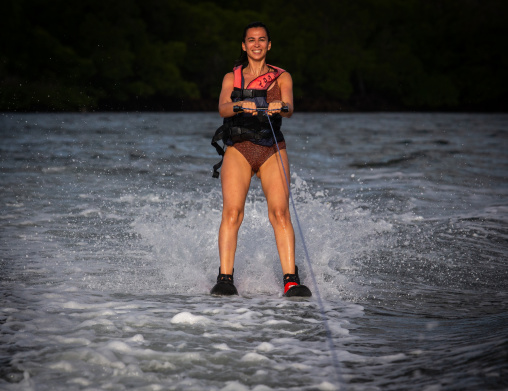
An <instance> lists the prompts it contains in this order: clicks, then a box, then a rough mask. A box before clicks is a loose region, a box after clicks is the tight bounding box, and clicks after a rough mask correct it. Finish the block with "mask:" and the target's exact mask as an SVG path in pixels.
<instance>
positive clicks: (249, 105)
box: [237, 100, 258, 115]
mask: <svg viewBox="0 0 508 391" xmlns="http://www.w3.org/2000/svg"><path fill="white" fill-rule="evenodd" d="M238 103H240V105H239V106H242V109H243V110H244V111H245V112H246V113H250V114H252V115H258V112H257V110H256V109H257V107H256V104H255V103H254V102H250V101H248V100H242V101H240V102H237V104H238Z"/></svg>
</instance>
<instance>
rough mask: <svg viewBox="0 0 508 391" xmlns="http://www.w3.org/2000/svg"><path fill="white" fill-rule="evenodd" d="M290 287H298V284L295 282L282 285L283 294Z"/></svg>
mask: <svg viewBox="0 0 508 391" xmlns="http://www.w3.org/2000/svg"><path fill="white" fill-rule="evenodd" d="M292 286H298V284H297V283H296V282H288V283H287V284H286V285H284V294H286V293H287V291H288V290H289V289H290V288H291V287H292Z"/></svg>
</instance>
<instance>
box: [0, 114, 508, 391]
mask: <svg viewBox="0 0 508 391" xmlns="http://www.w3.org/2000/svg"><path fill="white" fill-rule="evenodd" d="M219 124H220V119H219V117H218V115H217V114H215V113H200V114H153V113H152V114H145V113H142V114H120V113H119V114H116V113H107V114H2V115H1V116H0V130H1V135H2V138H1V145H0V156H1V158H0V167H1V183H0V189H1V190H0V191H1V193H0V194H1V207H2V213H1V223H0V238H1V242H0V268H1V289H0V295H1V296H0V297H1V315H0V330H1V332H0V389H2V390H99V389H103V390H126V389H137V390H241V391H243V390H255V391H266V390H339V389H340V390H407V389H411V390H426V391H435V390H503V389H504V390H506V389H508V359H507V358H508V327H507V325H508V266H507V262H506V258H507V254H508V225H507V222H508V198H507V195H508V181H507V179H508V154H507V151H508V116H507V115H494V114H491V115H480V114H460V115H458V114H397V113H394V114H295V115H294V116H293V118H291V119H290V120H286V121H285V123H284V130H285V134H286V139H287V143H288V151H289V154H290V160H291V170H292V190H293V193H294V198H295V200H296V202H297V208H298V215H299V219H300V221H301V223H302V227H303V231H304V235H305V238H306V243H307V247H308V249H309V253H310V258H311V260H312V265H313V266H312V267H313V271H314V273H315V275H316V279H317V281H318V285H319V290H320V292H321V295H322V297H323V303H324V307H325V312H326V317H327V319H328V324H329V327H330V330H331V335H332V339H333V345H334V347H335V353H336V355H337V358H338V362H339V365H338V368H337V367H335V366H334V365H333V362H332V359H331V353H330V349H329V345H328V341H327V335H326V332H325V328H324V325H323V321H322V317H321V314H320V310H319V306H318V303H317V301H316V299H315V297H314V298H311V299H310V300H307V299H305V300H289V299H284V298H283V297H282V296H281V294H282V282H281V277H282V275H281V269H280V264H279V261H278V258H277V253H276V248H275V243H274V239H273V234H272V231H271V228H270V226H269V222H268V218H267V213H266V204H265V202H264V197H263V194H262V191H261V189H260V184H259V181H258V180H257V179H254V180H253V183H252V187H251V191H250V193H249V196H248V200H247V205H246V216H245V221H244V224H243V226H242V228H241V231H240V238H239V248H238V253H237V262H236V264H235V281H236V285H237V288H238V291H239V292H240V296H239V297H234V298H215V297H211V296H209V295H208V292H209V290H210V288H211V287H212V286H213V284H214V280H215V277H216V275H217V271H218V266H219V261H218V250H217V243H216V242H217V238H216V237H217V230H218V226H219V222H220V215H221V194H220V184H219V181H217V180H215V179H212V178H211V173H212V171H211V167H212V165H213V164H215V163H216V162H217V161H218V160H219V159H218V155H216V153H215V150H214V149H213V148H212V147H211V146H210V138H211V135H212V134H213V132H214V130H215V129H216V128H217V127H218V125H219ZM297 254H298V264H299V267H300V270H301V273H300V274H301V277H303V280H304V281H305V282H306V283H307V284H308V285H309V286H310V288H311V289H313V290H315V289H316V287H315V286H314V285H313V284H312V279H311V275H310V273H311V271H310V270H309V268H308V266H307V264H306V262H305V261H304V254H303V249H302V244H301V242H300V241H299V237H298V234H297Z"/></svg>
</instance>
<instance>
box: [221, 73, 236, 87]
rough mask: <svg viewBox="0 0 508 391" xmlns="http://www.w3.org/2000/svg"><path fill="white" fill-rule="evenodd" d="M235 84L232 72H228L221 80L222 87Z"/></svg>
mask: <svg viewBox="0 0 508 391" xmlns="http://www.w3.org/2000/svg"><path fill="white" fill-rule="evenodd" d="M234 82H235V75H234V74H233V72H228V73H226V74H225V75H224V79H222V84H223V85H227V84H231V85H233V84H234Z"/></svg>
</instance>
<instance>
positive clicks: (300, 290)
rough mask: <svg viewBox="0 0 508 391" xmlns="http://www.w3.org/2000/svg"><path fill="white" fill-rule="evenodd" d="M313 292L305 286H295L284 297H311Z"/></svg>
mask: <svg viewBox="0 0 508 391" xmlns="http://www.w3.org/2000/svg"><path fill="white" fill-rule="evenodd" d="M311 296H312V292H311V291H310V289H309V288H307V287H306V286H305V285H295V286H293V287H291V288H289V289H288V291H287V292H286V293H284V297H311Z"/></svg>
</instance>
